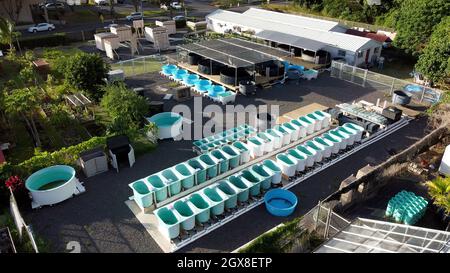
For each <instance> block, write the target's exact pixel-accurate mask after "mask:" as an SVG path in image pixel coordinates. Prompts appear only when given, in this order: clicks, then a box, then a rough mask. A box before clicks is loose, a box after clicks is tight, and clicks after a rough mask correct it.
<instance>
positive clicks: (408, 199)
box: [385, 191, 428, 225]
mask: <svg viewBox="0 0 450 273" xmlns="http://www.w3.org/2000/svg"><path fill="white" fill-rule="evenodd" d="M427 205H428V201H426V200H425V198H423V197H421V196H416V195H415V194H414V193H412V192H407V191H401V192H399V193H397V194H396V195H395V196H394V197H393V198H391V199H390V200H389V202H388V205H387V208H386V213H385V215H386V216H387V217H393V218H394V219H395V221H397V222H402V223H404V224H406V225H414V224H415V223H417V221H419V220H420V218H422V217H423V215H424V214H425V211H426V208H427Z"/></svg>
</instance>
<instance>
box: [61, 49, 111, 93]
mask: <svg viewBox="0 0 450 273" xmlns="http://www.w3.org/2000/svg"><path fill="white" fill-rule="evenodd" d="M64 65H65V68H64V71H63V72H64V77H65V79H66V81H67V83H68V84H69V85H70V86H72V87H74V88H77V89H78V90H83V91H85V92H87V93H88V95H89V96H90V97H91V98H93V99H95V100H97V101H98V100H100V98H101V97H102V96H103V92H102V91H103V89H102V88H101V86H102V85H104V84H105V81H104V79H105V78H106V77H107V73H108V71H109V68H110V66H109V64H108V63H106V62H105V61H104V60H103V58H102V57H101V56H100V55H98V54H89V53H85V52H80V53H77V54H75V55H73V56H71V57H69V58H68V59H67V60H66V61H65V62H64Z"/></svg>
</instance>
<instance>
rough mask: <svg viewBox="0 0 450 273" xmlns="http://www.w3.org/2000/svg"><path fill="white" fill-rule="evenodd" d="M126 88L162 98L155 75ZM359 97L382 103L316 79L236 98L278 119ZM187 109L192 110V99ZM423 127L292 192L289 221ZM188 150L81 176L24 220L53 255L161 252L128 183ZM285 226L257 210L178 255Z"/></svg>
mask: <svg viewBox="0 0 450 273" xmlns="http://www.w3.org/2000/svg"><path fill="white" fill-rule="evenodd" d="M128 83H129V84H130V85H133V84H134V85H136V86H146V87H148V89H149V90H147V96H149V97H151V98H152V99H157V98H160V97H162V94H160V93H158V92H157V91H156V88H155V86H157V85H160V84H161V78H160V77H159V76H156V75H143V76H141V77H136V78H134V80H128ZM361 98H364V99H367V100H369V101H375V99H376V98H382V93H380V92H378V91H377V90H375V89H373V88H370V87H368V88H362V87H359V86H356V85H352V84H350V83H347V82H344V81H340V80H337V79H333V78H330V77H329V76H327V75H321V76H320V77H319V79H318V80H316V81H311V82H301V83H300V84H299V85H297V84H295V83H293V84H290V85H286V86H284V87H278V88H273V89H269V90H264V91H262V92H261V93H260V94H259V95H258V96H257V97H253V98H247V97H243V96H239V97H238V99H237V103H241V104H243V105H247V104H249V103H255V102H256V103H257V104H278V105H280V107H281V113H285V112H288V111H291V110H293V109H295V108H297V107H300V106H303V105H306V104H309V103H311V102H317V103H322V104H325V105H327V106H333V105H334V104H335V103H338V102H343V101H353V100H356V99H361ZM207 103H211V102H207ZM174 104H175V103H174V102H170V103H168V104H167V105H166V109H165V110H166V111H168V110H170V107H171V106H173V105H174ZM186 105H188V106H189V107H192V100H190V101H188V102H187V103H186ZM424 128H425V121H424V120H420V121H413V122H412V123H411V124H409V125H408V126H406V127H404V128H402V129H400V130H399V131H397V132H396V133H394V134H393V135H391V136H389V137H388V138H385V139H383V140H380V141H379V142H377V143H376V144H373V145H372V146H370V147H368V148H365V149H363V150H361V151H359V152H358V153H356V154H354V155H352V156H350V157H349V158H347V159H345V160H343V161H341V162H339V163H338V164H336V165H334V166H332V167H330V168H328V169H327V170H326V171H324V172H322V173H320V174H318V175H316V176H314V177H312V178H310V179H308V180H306V181H305V182H304V183H301V184H300V185H297V186H296V187H294V188H293V191H294V192H295V193H296V194H298V196H299V200H300V202H299V209H297V211H296V213H295V215H294V216H299V215H302V214H303V213H305V212H306V211H308V210H309V209H310V208H312V207H313V206H314V205H316V204H317V202H318V201H319V200H320V199H323V198H324V197H326V196H328V195H329V194H330V193H332V192H333V191H335V190H336V189H337V188H338V186H339V183H340V181H342V180H343V179H344V178H346V177H347V176H349V175H350V174H352V173H355V172H356V171H357V170H358V169H359V168H361V167H362V166H364V165H366V164H368V163H370V164H376V163H379V162H381V161H383V160H385V159H386V158H387V157H388V156H389V154H388V152H387V150H388V149H390V148H394V149H397V150H400V149H403V148H405V147H407V146H409V145H410V144H411V143H413V142H415V141H416V140H417V139H419V138H421V137H422V136H423V135H424V134H425V132H424ZM191 147H192V142H191V141H178V142H174V141H162V142H161V143H160V144H159V146H158V148H157V150H155V151H154V152H153V153H150V154H146V155H144V156H142V157H139V158H137V161H136V164H135V165H134V166H133V168H124V169H123V170H121V172H120V173H116V172H115V171H112V170H110V171H109V172H107V173H103V174H100V175H97V176H94V177H92V178H89V179H86V178H82V177H81V175H80V176H79V177H80V180H82V181H83V182H84V183H85V186H86V190H87V191H86V192H85V193H83V194H82V195H80V196H77V197H74V198H72V199H70V200H67V201H65V202H63V203H60V204H58V205H55V206H53V207H44V208H42V209H39V210H36V211H33V212H30V213H28V214H27V215H26V218H27V221H28V222H29V223H31V224H32V226H33V228H34V230H35V231H36V232H37V233H39V234H40V235H42V236H44V237H45V238H47V239H49V240H50V241H51V243H52V248H53V250H54V251H65V248H66V244H67V242H69V241H78V242H80V243H81V250H82V251H83V252H161V250H160V248H159V247H158V246H157V244H156V243H155V242H154V241H153V240H152V238H151V237H150V235H149V234H148V233H147V232H146V230H145V229H144V227H143V226H142V225H141V224H140V223H139V222H138V221H137V219H136V218H135V217H134V215H133V214H132V213H131V211H130V210H129V209H128V207H127V206H126V205H125V204H124V201H125V200H126V199H127V198H128V197H129V196H130V195H131V190H130V189H129V188H128V184H129V183H130V182H132V181H135V180H137V179H139V178H142V177H145V176H148V175H149V174H151V173H154V172H157V171H160V170H162V169H164V168H167V167H168V166H173V165H175V164H176V163H179V162H181V161H184V160H187V159H189V158H192V157H193V156H194V154H193V152H192V150H191ZM285 220H287V219H284V218H276V217H272V216H269V215H268V214H267V213H266V211H265V209H264V207H262V206H260V207H257V208H255V209H254V210H253V211H251V212H248V213H247V214H245V215H243V216H241V217H239V218H238V219H236V220H234V221H232V222H230V223H228V224H226V225H225V226H223V227H221V228H220V229H218V230H216V231H215V232H214V233H212V234H209V235H207V236H205V237H203V238H201V239H200V240H198V241H196V242H194V243H193V244H191V245H190V246H188V247H186V248H185V249H182V251H196V252H200V251H208V252H210V251H232V250H234V249H235V248H237V247H239V246H240V245H242V244H244V243H245V242H247V241H249V240H251V239H253V238H255V237H256V236H257V235H259V234H261V233H262V232H264V231H267V230H269V229H270V228H272V227H274V226H276V225H277V224H279V223H280V222H282V221H285ZM218 234H220V236H217V235H218Z"/></svg>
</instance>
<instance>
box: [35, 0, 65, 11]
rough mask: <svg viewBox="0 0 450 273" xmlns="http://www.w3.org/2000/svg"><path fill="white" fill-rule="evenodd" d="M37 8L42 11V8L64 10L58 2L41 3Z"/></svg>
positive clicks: (62, 5)
mask: <svg viewBox="0 0 450 273" xmlns="http://www.w3.org/2000/svg"><path fill="white" fill-rule="evenodd" d="M39 7H40V8H41V9H44V7H45V8H46V9H47V10H56V9H64V4H63V3H60V2H54V3H53V2H51V3H49V2H46V3H41V4H40V5H39Z"/></svg>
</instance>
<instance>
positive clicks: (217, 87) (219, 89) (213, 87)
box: [208, 84, 226, 97]
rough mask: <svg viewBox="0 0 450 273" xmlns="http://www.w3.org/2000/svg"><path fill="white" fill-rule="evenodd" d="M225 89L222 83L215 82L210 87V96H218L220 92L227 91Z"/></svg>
mask: <svg viewBox="0 0 450 273" xmlns="http://www.w3.org/2000/svg"><path fill="white" fill-rule="evenodd" d="M225 90H226V89H225V87H223V86H222V85H216V84H213V85H211V86H210V87H209V89H208V95H209V96H210V97H217V95H218V94H219V93H222V92H225Z"/></svg>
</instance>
